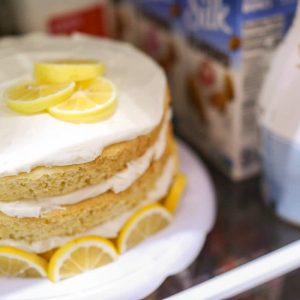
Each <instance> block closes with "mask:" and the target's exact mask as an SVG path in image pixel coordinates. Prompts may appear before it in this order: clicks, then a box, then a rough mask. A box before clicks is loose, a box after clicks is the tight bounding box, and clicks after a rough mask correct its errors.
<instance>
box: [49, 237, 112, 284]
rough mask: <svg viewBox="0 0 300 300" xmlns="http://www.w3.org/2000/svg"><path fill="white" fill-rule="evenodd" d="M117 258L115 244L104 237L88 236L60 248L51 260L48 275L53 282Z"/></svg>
mask: <svg viewBox="0 0 300 300" xmlns="http://www.w3.org/2000/svg"><path fill="white" fill-rule="evenodd" d="M116 259H117V251H116V249H115V246H114V244H113V243H112V242H111V241H109V240H107V239H104V238H100V237H97V236H87V237H80V238H77V239H74V240H72V241H70V242H68V243H66V244H65V245H64V246H62V247H61V248H59V249H58V250H57V251H56V252H55V253H54V255H53V256H52V258H51V259H50V262H49V268H48V277H49V279H50V280H51V281H53V282H58V281H60V280H63V279H66V278H69V277H73V276H75V275H78V274H80V273H83V272H86V271H89V270H93V269H95V268H99V267H101V266H103V265H106V264H108V263H111V262H113V261H114V260H116Z"/></svg>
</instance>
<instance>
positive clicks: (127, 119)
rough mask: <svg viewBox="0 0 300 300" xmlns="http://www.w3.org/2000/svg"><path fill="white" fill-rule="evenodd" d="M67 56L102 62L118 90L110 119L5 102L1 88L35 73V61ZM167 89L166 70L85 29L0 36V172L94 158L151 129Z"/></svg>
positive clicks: (121, 45)
mask: <svg viewBox="0 0 300 300" xmlns="http://www.w3.org/2000/svg"><path fill="white" fill-rule="evenodd" d="M64 58H73V59H76V58H77V59H78V58H79V59H80V58H81V59H98V60H101V61H103V63H104V64H105V66H106V70H107V71H106V76H107V77H108V78H109V79H110V80H112V81H113V82H114V84H115V85H116V87H117V89H118V108H117V110H116V112H115V113H114V114H113V116H112V117H111V118H109V119H107V120H105V121H102V122H98V123H94V124H72V123H67V122H63V121H59V120H57V119H55V118H53V117H51V116H50V115H48V114H46V113H44V114H36V115H31V116H26V115H21V114H18V113H15V112H13V111H11V110H10V109H8V108H7V107H6V105H5V103H4V101H3V99H2V98H3V97H2V93H3V90H4V89H5V88H6V87H7V86H9V85H10V84H12V83H14V82H17V81H19V80H21V79H24V78H29V77H31V76H32V69H33V63H34V62H37V61H41V60H51V59H64ZM165 89H166V78H165V75H164V73H163V71H162V69H161V68H160V67H159V66H158V65H157V64H156V63H154V62H153V61H152V60H151V59H149V58H148V57H147V56H146V55H144V54H143V53H142V52H140V51H138V50H136V49H135V48H133V47H132V46H130V45H128V44H124V43H119V42H115V41H110V40H105V39H99V38H94V37H88V36H85V35H82V34H80V35H79V34H76V35H73V36H72V37H71V38H69V37H49V36H47V35H44V34H31V35H28V36H25V37H20V38H6V39H2V40H0V141H1V142H0V162H1V163H0V176H8V175H15V174H18V173H20V172H29V171H30V170H32V168H34V167H36V166H61V165H69V164H80V163H85V162H88V161H92V160H94V159H95V158H96V157H97V156H99V154H100V153H101V152H102V150H103V148H104V147H106V146H108V145H111V144H114V143H117V142H120V141H125V140H131V139H134V138H136V137H137V136H140V135H143V134H147V133H149V132H150V131H151V130H153V129H154V127H155V126H157V125H158V124H159V122H160V120H161V118H162V115H163V107H164V97H165Z"/></svg>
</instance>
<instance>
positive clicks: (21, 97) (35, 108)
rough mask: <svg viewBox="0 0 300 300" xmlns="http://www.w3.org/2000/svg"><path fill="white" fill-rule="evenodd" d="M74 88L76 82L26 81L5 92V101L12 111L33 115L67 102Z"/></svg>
mask: <svg viewBox="0 0 300 300" xmlns="http://www.w3.org/2000/svg"><path fill="white" fill-rule="evenodd" d="M74 88H75V83H74V82H71V83H63V84H39V83H36V82H34V81H26V82H22V83H18V84H16V85H13V86H11V87H9V88H8V89H7V90H6V91H5V92H4V99H5V101H6V103H7V105H8V106H9V107H10V108H11V109H12V110H15V111H17V112H20V113H25V114H32V113H37V112H40V111H43V110H45V109H47V108H49V107H50V106H53V105H57V104H58V103H60V102H62V101H64V100H66V99H67V98H69V97H70V96H71V94H72V93H73V91H74Z"/></svg>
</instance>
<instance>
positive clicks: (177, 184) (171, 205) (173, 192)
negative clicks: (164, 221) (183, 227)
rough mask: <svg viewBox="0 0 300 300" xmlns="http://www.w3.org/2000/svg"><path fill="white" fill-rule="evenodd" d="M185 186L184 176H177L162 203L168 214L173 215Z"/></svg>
mask: <svg viewBox="0 0 300 300" xmlns="http://www.w3.org/2000/svg"><path fill="white" fill-rule="evenodd" d="M185 186H186V176H185V175H183V174H178V175H177V176H176V177H175V181H174V183H173V185H172V187H171V189H170V192H169V194H168V196H167V198H166V199H165V201H164V202H163V205H164V207H165V208H166V209H167V210H168V211H169V212H171V213H175V211H176V209H177V206H178V203H179V202H180V199H181V196H182V193H183V191H184V188H185Z"/></svg>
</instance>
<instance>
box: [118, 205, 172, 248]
mask: <svg viewBox="0 0 300 300" xmlns="http://www.w3.org/2000/svg"><path fill="white" fill-rule="evenodd" d="M171 220H172V215H171V214H170V213H169V211H168V210H167V209H166V208H164V207H163V206H162V205H160V204H157V203H155V204H150V205H147V206H145V207H144V208H142V209H140V210H138V211H137V212H136V213H135V214H134V215H132V216H131V217H130V218H129V219H128V220H127V222H126V223H125V225H124V226H123V227H122V229H121V231H120V234H119V236H118V239H117V246H118V250H119V252H120V253H124V252H125V251H127V250H129V249H131V248H132V247H134V246H136V245H137V244H139V243H140V242H142V241H143V240H145V239H146V238H147V237H149V236H151V235H153V234H155V233H157V232H158V231H160V230H162V229H164V228H165V227H166V226H167V225H169V224H170V222H171Z"/></svg>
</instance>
